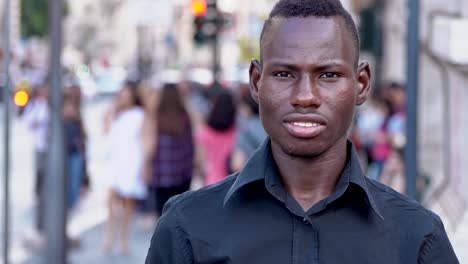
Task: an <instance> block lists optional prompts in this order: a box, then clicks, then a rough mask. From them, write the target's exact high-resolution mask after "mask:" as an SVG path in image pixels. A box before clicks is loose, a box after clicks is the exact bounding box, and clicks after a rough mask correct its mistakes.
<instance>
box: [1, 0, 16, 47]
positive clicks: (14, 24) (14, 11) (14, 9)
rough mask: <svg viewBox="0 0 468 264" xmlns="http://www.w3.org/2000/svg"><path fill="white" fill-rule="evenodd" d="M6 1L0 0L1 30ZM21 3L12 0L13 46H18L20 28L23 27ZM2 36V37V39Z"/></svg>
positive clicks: (11, 32) (11, 26) (11, 29)
mask: <svg viewBox="0 0 468 264" xmlns="http://www.w3.org/2000/svg"><path fill="white" fill-rule="evenodd" d="M4 2H5V1H4V0H0V14H1V15H0V17H2V20H1V21H0V25H1V28H2V29H3V25H2V24H3V5H4V4H5V3H4ZM20 8H21V1H20V0H10V39H11V42H12V44H17V43H18V42H19V40H20V26H21V23H20V21H21V17H20V15H21V12H20V10H21V9H20ZM1 37H2V36H0V39H1Z"/></svg>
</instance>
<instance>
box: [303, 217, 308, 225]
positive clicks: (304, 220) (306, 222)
mask: <svg viewBox="0 0 468 264" xmlns="http://www.w3.org/2000/svg"><path fill="white" fill-rule="evenodd" d="M302 221H303V222H304V224H306V225H308V224H309V223H310V222H309V220H308V219H307V218H304V219H302Z"/></svg>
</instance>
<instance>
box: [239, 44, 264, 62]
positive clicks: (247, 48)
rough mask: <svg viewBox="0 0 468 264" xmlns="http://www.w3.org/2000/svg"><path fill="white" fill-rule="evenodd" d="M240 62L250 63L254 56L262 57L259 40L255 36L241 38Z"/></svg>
mask: <svg viewBox="0 0 468 264" xmlns="http://www.w3.org/2000/svg"><path fill="white" fill-rule="evenodd" d="M239 48H240V62H241V63H250V60H251V59H253V58H257V59H260V47H259V44H258V40H257V39H254V38H241V39H239Z"/></svg>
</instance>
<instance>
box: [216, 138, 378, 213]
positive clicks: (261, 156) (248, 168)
mask: <svg viewBox="0 0 468 264" xmlns="http://www.w3.org/2000/svg"><path fill="white" fill-rule="evenodd" d="M347 149H348V154H349V155H348V157H349V158H348V161H347V164H346V167H345V169H344V170H343V173H342V175H341V178H340V180H339V181H338V184H337V188H336V191H335V192H334V193H333V194H332V196H330V197H329V198H330V200H335V199H337V198H338V197H339V196H341V195H342V194H343V193H344V192H345V191H346V189H347V188H348V186H349V183H353V184H355V185H357V186H359V187H360V188H361V189H362V190H363V191H364V193H365V194H366V198H367V201H368V202H369V205H370V207H371V208H372V210H373V211H374V212H375V213H376V214H377V215H378V216H379V217H380V218H381V219H383V216H382V214H381V213H380V210H379V208H378V207H377V204H376V203H375V200H374V198H373V196H372V193H371V192H370V191H369V189H368V187H367V181H366V178H365V176H364V173H363V171H362V168H361V163H360V161H359V156H358V154H357V152H356V149H355V148H354V146H353V144H352V143H351V142H350V141H348V148H347ZM272 167H274V160H273V155H272V153H271V146H270V139H269V138H267V139H266V140H265V141H264V142H263V143H262V145H261V146H260V147H259V148H258V149H257V151H256V152H255V153H254V154H253V155H252V157H251V158H250V159H249V161H248V162H247V164H246V165H245V167H244V168H243V169H242V170H241V171H240V172H239V174H238V176H237V178H236V180H235V181H234V184H233V185H232V186H231V188H230V189H229V190H228V192H227V194H226V196H225V198H224V205H226V203H227V202H228V201H229V200H230V199H231V197H232V196H233V195H234V193H236V192H237V191H238V190H239V189H241V188H242V187H244V186H246V185H248V184H250V183H252V182H255V181H259V180H264V179H266V178H268V181H269V182H270V184H271V185H276V187H279V186H278V185H279V184H278V183H279V180H278V179H276V180H275V179H273V178H272V177H271V176H272V175H270V174H271V173H272V172H273V171H274V170H273V171H272ZM275 196H277V198H278V199H280V200H283V201H284V197H283V198H282V197H281V195H275ZM333 196H336V197H333Z"/></svg>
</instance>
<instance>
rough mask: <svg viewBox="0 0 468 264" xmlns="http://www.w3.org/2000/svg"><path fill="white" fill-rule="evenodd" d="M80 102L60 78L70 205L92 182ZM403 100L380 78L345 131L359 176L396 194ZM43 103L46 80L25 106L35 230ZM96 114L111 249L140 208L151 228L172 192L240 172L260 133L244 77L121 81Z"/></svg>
mask: <svg viewBox="0 0 468 264" xmlns="http://www.w3.org/2000/svg"><path fill="white" fill-rule="evenodd" d="M81 108H82V91H81V89H80V87H79V86H78V85H76V84H75V85H69V86H67V87H65V89H64V97H63V105H62V116H63V128H64V136H65V137H64V147H65V153H66V159H65V162H66V168H67V171H66V173H67V175H66V176H67V182H68V189H67V191H68V197H67V204H68V207H69V208H70V210H72V209H73V207H74V206H76V204H77V202H78V201H79V200H80V199H81V198H82V197H83V194H85V193H86V192H87V190H89V187H90V185H91V182H90V177H89V175H88V174H89V172H88V169H87V167H88V166H87V163H88V161H87V155H86V143H87V135H86V131H85V126H84V125H83V124H84V120H83V117H82V114H81V112H82V109H81ZM405 108H406V98H405V87H404V86H403V85H402V84H398V83H389V84H386V85H384V86H382V87H379V89H376V90H375V91H374V93H373V95H372V97H371V99H370V100H369V101H368V102H367V103H366V104H365V105H363V106H361V107H360V108H359V109H358V111H357V113H356V118H355V125H354V127H353V129H352V131H350V138H351V140H352V141H353V142H354V144H355V145H356V147H357V149H358V152H359V153H360V155H361V158H362V161H363V167H364V168H365V170H366V171H367V175H368V176H369V177H371V178H373V179H376V180H379V181H381V182H383V183H385V184H387V185H389V186H391V187H393V188H394V189H396V190H398V191H400V192H403V193H404V192H405V174H404V159H403V152H404V146H405V141H406V139H405ZM49 111H50V110H49V104H48V92H47V86H46V85H40V86H38V87H37V88H36V89H35V90H34V95H33V98H32V100H31V102H30V103H29V104H28V106H27V108H26V109H25V112H24V115H23V119H24V121H25V122H26V123H27V124H28V126H29V128H30V129H31V130H32V131H33V134H34V137H35V152H36V154H35V155H36V197H37V210H36V211H37V221H36V228H37V230H39V232H41V231H43V215H42V213H43V206H44V195H45V193H44V190H43V181H44V173H45V172H44V170H45V166H46V165H45V160H46V153H47V126H48V122H49V121H48V119H49ZM102 121H103V122H102V124H103V125H102V131H103V132H104V133H105V136H106V138H107V140H108V142H109V144H108V145H109V149H108V150H107V151H106V153H107V154H108V155H107V158H106V164H105V168H106V169H105V173H104V174H105V175H102V177H105V178H106V181H107V183H108V187H109V193H108V201H107V210H108V219H107V222H106V230H105V236H104V238H103V241H102V251H103V252H110V251H113V250H114V248H115V245H114V244H118V248H119V251H120V252H121V253H123V254H128V252H129V244H128V243H129V242H128V241H129V238H128V237H129V226H130V223H131V222H132V219H133V218H134V215H135V214H136V213H138V214H140V215H143V217H142V219H143V220H142V223H141V224H142V225H143V226H147V228H148V230H150V229H152V228H153V227H154V224H155V223H156V222H157V219H158V216H159V215H161V213H162V210H163V207H164V204H165V203H166V202H167V201H168V200H169V199H170V198H171V197H172V196H175V195H177V194H180V193H183V192H185V191H188V190H190V189H195V188H199V187H201V186H204V185H211V184H215V183H216V182H218V181H220V180H222V179H223V178H225V177H226V176H227V175H229V174H231V173H234V172H236V171H239V170H240V169H242V167H243V166H244V165H245V163H246V162H247V160H248V159H249V157H250V156H251V155H252V153H253V152H255V150H256V149H257V147H258V146H259V145H260V144H261V143H262V142H263V141H264V139H265V138H266V133H265V131H264V130H263V126H262V123H261V120H260V117H259V109H258V105H257V103H256V102H255V101H254V100H253V99H252V97H251V96H250V90H249V85H248V84H246V83H241V84H238V85H236V86H235V87H225V86H223V85H220V84H217V85H212V86H203V85H199V84H196V83H193V82H190V81H186V80H182V81H172V82H166V83H163V84H161V85H159V86H157V87H153V86H150V85H147V84H145V83H140V82H136V81H126V82H124V83H123V85H122V87H121V89H120V90H119V91H118V92H117V93H116V94H115V95H114V96H113V99H112V102H111V104H110V106H109V108H108V110H107V113H106V115H105V118H104V120H102ZM99 177H101V176H99ZM70 241H71V242H72V243H73V242H75V243H79V241H74V239H73V238H70Z"/></svg>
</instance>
